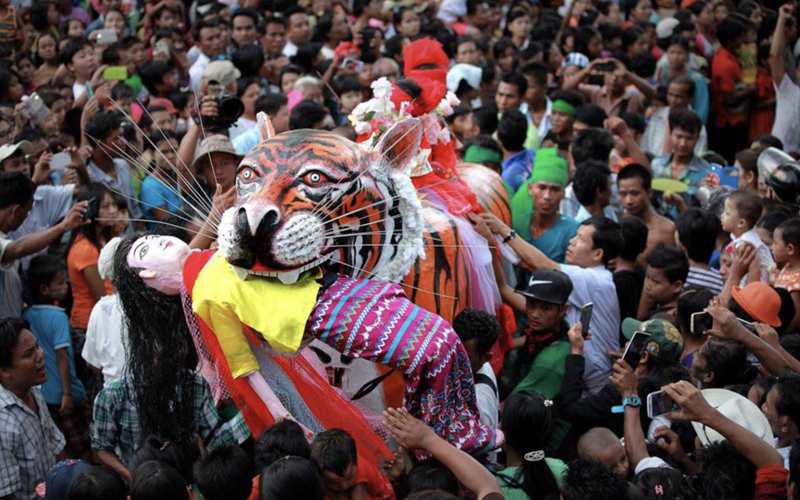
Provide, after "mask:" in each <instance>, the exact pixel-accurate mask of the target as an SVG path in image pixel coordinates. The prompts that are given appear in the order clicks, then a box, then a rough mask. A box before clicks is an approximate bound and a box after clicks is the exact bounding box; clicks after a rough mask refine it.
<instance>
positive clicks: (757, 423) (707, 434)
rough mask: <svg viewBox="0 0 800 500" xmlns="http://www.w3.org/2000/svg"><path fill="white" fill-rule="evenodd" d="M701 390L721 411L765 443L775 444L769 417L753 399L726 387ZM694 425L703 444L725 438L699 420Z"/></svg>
mask: <svg viewBox="0 0 800 500" xmlns="http://www.w3.org/2000/svg"><path fill="white" fill-rule="evenodd" d="M701 392H702V394H703V397H704V398H706V401H708V404H710V405H711V406H713V407H714V408H716V409H717V410H718V411H719V412H720V413H722V414H723V415H725V416H726V417H728V418H729V419H731V420H733V421H734V422H736V423H737V424H739V425H741V426H742V427H744V428H745V429H747V430H749V431H750V432H752V433H753V434H755V435H756V436H758V437H759V438H761V439H763V440H764V442H765V443H767V444H769V445H770V446H775V441H774V437H773V436H772V429H771V428H770V426H769V421H768V420H767V417H766V416H765V415H764V413H763V412H762V411H761V409H760V408H759V407H758V406H756V405H754V404H753V402H752V401H750V400H749V399H747V398H746V397H744V396H741V395H739V394H736V393H735V392H733V391H728V390H725V389H705V390H703V391H701ZM692 427H694V431H695V432H696V433H697V437H699V438H700V442H701V443H703V446H708V445H709V444H713V443H718V442H720V441H724V440H725V437H723V436H722V434H720V433H719V432H717V431H715V430H714V429H712V428H711V427H706V426H705V425H702V424H700V423H698V422H692Z"/></svg>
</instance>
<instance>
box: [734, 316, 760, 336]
mask: <svg viewBox="0 0 800 500" xmlns="http://www.w3.org/2000/svg"><path fill="white" fill-rule="evenodd" d="M736 321H738V322H739V324H740V325H742V326H743V327H745V328H747V330H748V331H749V332H750V333H755V334H756V335H758V333H756V329H755V327H753V323H750V322H749V321H746V320H743V319H742V318H736Z"/></svg>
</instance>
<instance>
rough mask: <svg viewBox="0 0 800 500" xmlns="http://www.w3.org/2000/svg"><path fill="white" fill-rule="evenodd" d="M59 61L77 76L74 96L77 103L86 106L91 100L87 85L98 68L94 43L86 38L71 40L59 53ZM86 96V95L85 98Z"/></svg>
mask: <svg viewBox="0 0 800 500" xmlns="http://www.w3.org/2000/svg"><path fill="white" fill-rule="evenodd" d="M58 59H59V62H60V63H61V64H64V65H65V66H66V67H67V69H68V70H69V72H70V73H72V74H73V75H74V76H75V83H73V84H72V95H73V97H74V98H75V101H80V103H81V104H85V103H86V101H87V100H88V99H89V95H88V93H87V88H86V84H88V83H89V80H91V78H92V74H93V73H94V71H95V69H96V68H97V58H96V57H95V55H94V47H93V46H92V43H91V42H90V41H89V40H88V39H86V38H77V37H76V38H69V39H68V40H67V43H66V45H64V48H62V49H61V51H60V52H59V54H58ZM93 90H97V89H93ZM84 94H86V95H85V96H84Z"/></svg>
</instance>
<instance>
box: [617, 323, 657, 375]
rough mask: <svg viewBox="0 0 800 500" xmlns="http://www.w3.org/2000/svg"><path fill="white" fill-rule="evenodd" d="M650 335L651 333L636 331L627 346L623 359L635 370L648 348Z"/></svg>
mask: <svg viewBox="0 0 800 500" xmlns="http://www.w3.org/2000/svg"><path fill="white" fill-rule="evenodd" d="M650 336H651V335H650V334H649V333H644V332H636V333H634V334H633V337H631V340H630V342H628V347H627V348H625V353H624V354H623V355H622V359H624V360H625V362H626V363H628V365H630V367H631V368H633V369H634V370H635V369H636V367H637V366H639V361H641V359H642V355H644V350H645V348H647V342H648V341H649V340H650Z"/></svg>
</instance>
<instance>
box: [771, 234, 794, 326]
mask: <svg viewBox="0 0 800 500" xmlns="http://www.w3.org/2000/svg"><path fill="white" fill-rule="evenodd" d="M772 237H773V243H772V254H773V255H774V256H775V261H776V262H777V263H779V264H785V265H784V266H783V269H781V273H780V274H779V275H778V279H776V280H775V287H776V288H785V289H786V290H788V291H789V294H790V295H791V297H792V302H794V319H792V322H791V323H789V326H788V327H786V328H785V329H784V331H785V332H790V333H791V332H796V331H797V327H798V326H800V219H789V220H787V221H783V222H782V223H781V224H780V225H779V226H778V227H777V228H776V229H775V232H774V233H773V236H772Z"/></svg>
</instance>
